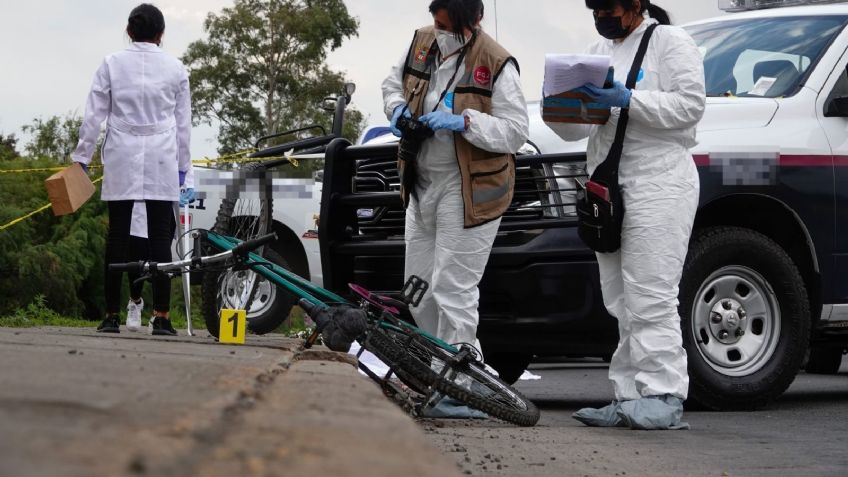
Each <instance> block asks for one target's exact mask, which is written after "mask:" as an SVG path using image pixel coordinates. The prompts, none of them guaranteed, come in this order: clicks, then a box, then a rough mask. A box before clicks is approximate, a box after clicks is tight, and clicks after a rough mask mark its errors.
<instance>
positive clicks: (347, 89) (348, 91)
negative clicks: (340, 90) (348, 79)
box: [344, 83, 356, 103]
mask: <svg viewBox="0 0 848 477" xmlns="http://www.w3.org/2000/svg"><path fill="white" fill-rule="evenodd" d="M355 92H356V85H355V84H354V83H345V84H344V95H345V96H347V102H348V103H350V98H351V97H353V93H355Z"/></svg>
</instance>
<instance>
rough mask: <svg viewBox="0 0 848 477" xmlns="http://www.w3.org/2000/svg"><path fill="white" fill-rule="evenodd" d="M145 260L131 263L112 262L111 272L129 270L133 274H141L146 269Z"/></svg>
mask: <svg viewBox="0 0 848 477" xmlns="http://www.w3.org/2000/svg"><path fill="white" fill-rule="evenodd" d="M144 265H145V262H130V263H110V264H109V271H110V272H127V273H129V274H133V275H139V274H141V272H142V271H143V270H144Z"/></svg>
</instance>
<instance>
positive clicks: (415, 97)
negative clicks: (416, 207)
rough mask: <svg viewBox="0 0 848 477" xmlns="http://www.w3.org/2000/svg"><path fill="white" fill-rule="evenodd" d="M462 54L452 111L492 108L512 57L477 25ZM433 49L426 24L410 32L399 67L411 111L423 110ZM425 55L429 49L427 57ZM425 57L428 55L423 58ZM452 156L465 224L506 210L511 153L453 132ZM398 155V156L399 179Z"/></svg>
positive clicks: (510, 183) (418, 113)
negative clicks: (483, 146)
mask: <svg viewBox="0 0 848 477" xmlns="http://www.w3.org/2000/svg"><path fill="white" fill-rule="evenodd" d="M472 41H473V43H472V44H471V45H470V46H468V47H466V48H470V49H469V50H468V51H467V53H466V55H465V70H464V71H460V72H459V73H458V75H457V76H459V78H460V79H459V82H458V83H457V85H456V88H455V89H454V100H453V112H454V114H461V113H462V112H463V111H465V110H466V109H473V110H475V111H480V112H481V113H486V114H492V88H494V85H495V82H496V81H497V79H498V77H499V76H500V74H501V72H502V71H503V68H504V66H506V64H507V62H510V61H511V62H512V63H513V64H515V67H516V69H518V62H517V61H516V60H515V58H513V57H512V56H510V54H509V53H508V52H507V51H506V50H505V49H503V47H501V46H500V45H499V44H498V43H497V42H496V41H495V40H494V39H493V38H492V37H490V36H489V35H487V34H486V33H485V32H483V31H482V30H481V31H479V32H478V33H477V35H476V36H475V38H474V40H472ZM438 54H439V47H438V44H437V42H436V34H435V31H434V28H433V27H432V26H428V27H425V28H422V29H420V30H418V31H416V32H415V37H414V38H413V40H412V46H410V48H409V54H408V55H407V58H406V66H405V67H404V71H403V95H404V97H405V98H406V100H407V102H408V103H409V109H410V111H411V112H412V116H413V117H415V118H417V117H419V116H422V115H424V114H427V113H429V112H430V111H424V98H425V96H427V91H428V90H429V87H430V77H431V73H432V70H433V69H434V59H435V55H438ZM430 55H434V56H433V57H432V58H430ZM428 59H429V61H428ZM454 143H455V144H456V157H457V161H458V163H459V170H460V173H461V176H462V198H463V203H464V206H465V228H471V227H476V226H478V225H483V224H485V223H487V222H491V221H493V220H496V219H497V218H499V217H500V216H502V215H503V214H504V212H506V209H507V208H508V207H509V204H510V203H511V202H512V194H513V189H514V187H515V158H514V157H513V156H512V154H501V153H494V152H489V151H485V150H483V149H480V148H478V147H476V146H474V145H472V144H471V143H470V142H468V141H466V140H465V138H464V137H462V134H461V133H454ZM403 162H404V161H398V170H399V171H400V175H401V184H403V180H402V178H403V170H404V163H403ZM410 192H411V191H408V190H405V188H404V187H403V186H401V196H402V197H403V204H404V206H406V205H408V204H409V194H410Z"/></svg>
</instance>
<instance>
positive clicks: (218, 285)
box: [202, 162, 295, 337]
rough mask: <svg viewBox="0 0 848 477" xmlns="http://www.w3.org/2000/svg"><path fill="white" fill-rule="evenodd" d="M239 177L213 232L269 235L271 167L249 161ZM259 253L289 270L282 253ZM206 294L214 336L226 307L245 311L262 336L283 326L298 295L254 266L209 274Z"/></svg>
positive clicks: (205, 306)
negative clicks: (285, 289) (265, 275)
mask: <svg viewBox="0 0 848 477" xmlns="http://www.w3.org/2000/svg"><path fill="white" fill-rule="evenodd" d="M238 177H239V178H238V180H236V181H234V183H233V185H231V186H228V190H227V191H226V194H225V197H224V199H223V200H222V201H221V205H220V207H219V208H218V216H217V217H216V220H215V226H214V227H213V229H212V230H213V231H214V232H216V233H219V234H222V235H228V236H231V237H236V238H238V239H241V240H249V239H252V238H256V237H259V236H262V235H266V234H268V233H270V231H271V229H272V223H273V222H272V212H273V194H272V188H271V180H270V178H269V177H268V175H267V168H266V167H265V165H264V164H262V163H258V162H257V163H250V164H246V165H245V166H244V167H243V168H242V169H241V173H240V174H239V176H238ZM256 253H259V254H261V255H262V256H263V257H264V258H266V259H268V260H269V261H271V262H274V263H276V264H277V265H280V266H282V267H284V268H289V264H288V263H286V261H285V260H284V259H283V257H281V256H280V254H279V253H277V252H276V251H275V250H273V249H272V248H270V247H264V248H263V249H261V250H257V252H256ZM202 297H203V319H204V321H205V322H206V329H207V331H209V333H210V334H211V335H213V336H215V337H217V336H218V325H219V322H218V320H219V317H220V313H221V309H223V308H233V309H243V310H246V311H247V323H248V327H249V328H250V329H251V331H253V332H255V333H258V334H263V333H269V332H271V331H273V330H275V329H276V328H277V327H279V326H280V325H281V324H282V323H283V321H284V320H285V319H286V317H288V315H289V312H290V311H291V308H292V307H293V306H294V304H295V298H294V297H293V296H290V295H288V294H286V293H284V292H283V291H281V290H280V289H279V288H277V287H276V286H275V285H274V284H273V283H271V282H270V281H268V280H267V279H265V278H264V277H262V276H261V275H258V274H257V273H255V272H253V271H252V270H238V271H234V270H232V269H228V270H225V271H222V272H217V273H213V272H208V273H205V274H204V277H203V284H202Z"/></svg>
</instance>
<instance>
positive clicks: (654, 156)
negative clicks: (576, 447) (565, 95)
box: [549, 0, 706, 429]
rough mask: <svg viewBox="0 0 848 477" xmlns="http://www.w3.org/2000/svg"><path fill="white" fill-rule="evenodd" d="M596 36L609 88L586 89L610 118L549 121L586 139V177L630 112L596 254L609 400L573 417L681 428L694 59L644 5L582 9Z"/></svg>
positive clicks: (687, 41) (695, 188) (597, 2)
mask: <svg viewBox="0 0 848 477" xmlns="http://www.w3.org/2000/svg"><path fill="white" fill-rule="evenodd" d="M586 7H588V8H589V9H591V10H592V12H593V15H594V19H595V26H596V28H597V30H598V33H600V34H601V36H603V37H604V39H603V40H600V41H598V42H597V43H595V44H594V45H592V46H591V47H590V48H589V49H588V51H587V53H589V54H595V55H606V56H610V57H611V58H612V65H613V66H614V68H615V82H614V84H613V86H612V87H611V88H597V87H595V86H594V85H591V84H589V85H586V86H583V91H584V92H585V93H586V94H588V95H589V96H591V97H592V98H593V100H594V102H596V103H599V104H602V105H604V106H607V107H609V108H612V117H611V118H610V120H609V122H608V123H607V124H605V125H602V126H588V125H579V124H565V123H559V124H555V123H549V126H551V128H552V129H554V130H555V131H556V132H557V133H559V135H560V136H561V137H562V138H563V139H566V140H571V141H574V140H577V139H581V138H585V137H587V136H588V137H589V145H588V150H587V159H588V167H589V171H590V172H593V171H594V170H595V168H596V167H597V166H598V165H599V164H600V163H601V162H603V161H604V159H605V158H606V156H607V152H608V151H609V150H610V147H611V146H612V144H613V140H614V137H615V134H616V127H617V123H618V117H619V114H620V111H621V110H622V109H623V108H628V109H629V117H630V120H629V123H628V126H627V129H626V135H625V139H624V151H623V153H622V155H621V163H620V165H619V170H618V175H619V183H620V186H621V194H622V197H623V199H624V210H625V212H624V223H623V225H622V231H621V249H620V250H619V251H617V252H615V253H599V254H597V258H598V265H599V266H600V278H601V288H602V292H603V297H604V303H605V305H606V308H607V310H608V311H609V313H610V314H611V315H613V316H614V317H616V318H617V319H618V324H619V326H618V328H619V335H620V338H619V343H618V348H617V349H616V351H615V354H614V355H613V357H612V361H611V362H610V368H609V378H610V380H611V381H612V384H613V389H614V391H615V401H614V402H613V403H611V404H610V405H608V406H606V407H603V408H600V409H592V408H586V409H581V410H580V411H578V412H577V413H575V414H574V417H575V418H576V419H577V420H579V421H581V422H583V423H584V424H586V425H589V426H604V427H606V426H610V427H611V426H620V427H630V428H633V429H681V428H688V425H687V424H686V423H684V422H682V421H681V417H682V414H683V401H684V400H685V399H686V398H687V395H688V391H689V375H688V372H687V369H686V368H687V360H686V351H685V350H684V349H683V343H682V335H681V329H680V316H679V315H678V312H677V305H678V302H677V294H678V286H679V283H680V279H681V275H682V273H683V262H684V260H685V259H686V252H687V250H688V244H689V238H690V235H691V233H692V226H693V223H694V220H695V212H696V210H697V207H698V197H699V192H700V180H699V176H698V170H697V168H696V167H695V162H694V161H693V159H692V154H691V153H690V149H691V148H692V147H694V146H695V145H696V141H695V128H696V126H697V125H698V122H700V120H701V118H702V117H703V115H704V109H705V106H706V93H705V86H704V66H703V57H702V56H701V53H700V52H699V51H698V48H697V46H696V45H695V42H694V41H693V40H692V38H691V37H690V36H689V35H688V34H687V33H686V31H685V30H683V29H682V28H678V27H674V26H671V25H670V21H669V16H668V14H667V13H666V12H665V11H664V10H663V9H661V8H659V7H658V6H656V5H653V4H652V3H651V2H650V1H649V0H641V1H640V0H586ZM656 24H659V26H658V27H655V28H656V29H655V30H654V32H653V35H652V36H651V37H650V42H649V44H648V49H647V54H646V55H645V59H644V62H643V63H642V70H641V71H640V72H639V74H638V77H637V82H636V85H635V88H633V89H632V90H631V89H628V88H627V87H626V86H625V85H624V84H623V83H624V81H625V80H626V78H627V76H628V74H629V72H630V69H631V66H632V64H633V62H634V58H635V56H636V51H637V50H638V48H639V45H640V43H641V41H642V38H643V36H644V35H645V32H646V31H647V30H648V28H649V27H651V26H652V25H656Z"/></svg>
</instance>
